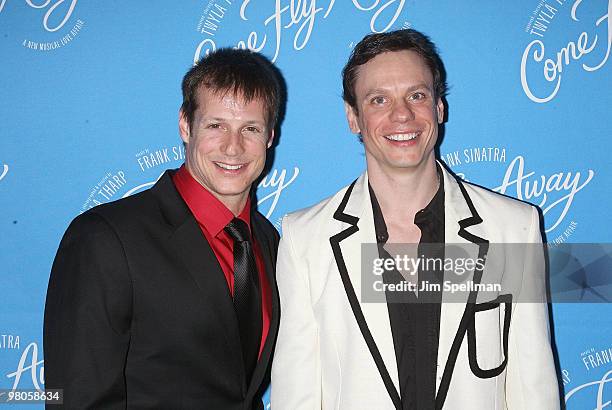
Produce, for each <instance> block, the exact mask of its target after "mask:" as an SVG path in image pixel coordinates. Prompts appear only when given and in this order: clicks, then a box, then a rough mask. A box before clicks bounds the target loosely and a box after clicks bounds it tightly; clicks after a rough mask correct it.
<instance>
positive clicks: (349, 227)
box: [329, 174, 401, 409]
mask: <svg viewBox="0 0 612 410" xmlns="http://www.w3.org/2000/svg"><path fill="white" fill-rule="evenodd" d="M333 217H334V219H335V220H336V221H339V222H343V223H344V224H345V225H344V227H343V229H342V230H340V231H339V232H338V233H336V234H335V235H333V236H332V237H330V239H329V240H330V244H331V247H332V251H333V254H334V258H335V262H336V266H337V268H338V272H339V274H340V277H341V280H342V283H343V285H344V289H345V292H346V295H347V298H348V301H349V304H350V306H351V309H352V311H353V315H354V316H355V319H356V321H357V324H358V326H359V329H360V330H361V334H362V335H363V338H364V339H365V341H366V344H367V345H368V349H369V351H370V354H371V355H372V358H373V359H374V362H375V364H376V367H377V369H378V373H379V374H380V376H381V377H382V379H383V382H384V384H385V387H386V388H387V391H388V393H389V395H390V397H391V400H392V401H393V403H394V405H395V407H396V408H397V409H401V401H400V396H399V393H398V392H399V387H398V386H399V381H398V374H397V362H396V359H395V350H394V346H393V335H392V333H391V325H390V323H389V312H388V308H387V305H386V303H361V302H360V300H361V245H362V244H363V243H370V244H374V243H376V235H375V231H374V217H373V214H372V206H371V202H370V194H369V190H368V179H367V174H364V175H362V176H361V177H359V179H357V180H356V181H355V182H353V184H352V185H351V186H350V187H349V188H348V189H347V191H346V193H345V195H344V197H343V199H342V201H341V203H340V205H339V207H338V208H337V209H336V212H335V213H334V216H333ZM336 224H337V222H336Z"/></svg>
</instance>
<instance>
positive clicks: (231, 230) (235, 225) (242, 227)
mask: <svg viewBox="0 0 612 410" xmlns="http://www.w3.org/2000/svg"><path fill="white" fill-rule="evenodd" d="M225 232H227V233H228V234H229V236H231V237H232V238H233V239H234V241H236V242H249V241H250V239H251V238H250V235H249V227H248V226H247V224H246V222H244V221H243V220H242V219H239V218H234V219H232V220H231V221H230V223H228V224H227V226H226V227H225Z"/></svg>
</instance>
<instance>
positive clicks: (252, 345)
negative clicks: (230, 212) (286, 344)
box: [225, 218, 262, 384]
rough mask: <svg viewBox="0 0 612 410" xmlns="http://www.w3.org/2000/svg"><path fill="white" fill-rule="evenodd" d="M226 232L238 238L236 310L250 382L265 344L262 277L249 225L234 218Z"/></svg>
mask: <svg viewBox="0 0 612 410" xmlns="http://www.w3.org/2000/svg"><path fill="white" fill-rule="evenodd" d="M225 232H227V233H228V234H229V235H230V236H231V237H232V238H233V239H234V309H235V310H236V316H237V318H238V328H239V331H240V344H241V345H242V359H243V360H244V369H245V375H246V379H247V380H246V381H247V384H249V383H250V381H251V376H252V374H253V370H254V369H255V365H256V364H257V357H258V356H259V346H260V343H261V327H262V319H261V294H260V292H259V277H258V274H257V265H256V264H255V256H254V254H253V246H252V244H251V238H250V235H249V228H248V226H247V224H246V223H245V222H244V221H242V220H241V219H238V218H234V219H232V221H231V222H230V223H229V224H227V226H226V227H225Z"/></svg>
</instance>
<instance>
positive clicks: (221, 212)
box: [172, 165, 251, 236]
mask: <svg viewBox="0 0 612 410" xmlns="http://www.w3.org/2000/svg"><path fill="white" fill-rule="evenodd" d="M172 180H173V182H174V185H176V189H177V190H178V191H179V194H180V195H181V197H182V198H183V200H184V201H185V203H186V204H187V206H188V207H189V209H190V210H191V213H192V214H193V216H194V217H195V219H196V221H198V223H199V224H200V225H203V226H204V228H206V230H207V231H208V232H209V233H210V234H211V235H212V236H217V235H218V234H219V232H221V231H222V230H223V228H225V227H226V226H227V224H228V223H230V221H231V220H232V219H234V214H233V212H232V211H230V210H229V209H228V208H227V207H226V206H225V205H224V204H223V202H221V201H220V200H219V199H218V198H217V197H215V196H214V195H213V194H212V193H211V192H210V191H209V190H207V189H206V188H204V187H203V186H202V185H201V184H200V183H199V182H198V181H196V180H195V178H194V177H193V176H192V175H191V173H190V172H189V171H188V170H187V168H186V167H185V165H182V166H181V167H180V168H179V170H178V171H177V172H176V173H175V174H174V175H173V177H172ZM250 210H251V198H250V197H249V198H247V202H246V204H245V206H244V208H243V209H242V211H241V212H240V214H239V215H238V216H237V218H240V219H242V220H243V221H244V222H246V224H247V226H248V227H249V231H251V212H250Z"/></svg>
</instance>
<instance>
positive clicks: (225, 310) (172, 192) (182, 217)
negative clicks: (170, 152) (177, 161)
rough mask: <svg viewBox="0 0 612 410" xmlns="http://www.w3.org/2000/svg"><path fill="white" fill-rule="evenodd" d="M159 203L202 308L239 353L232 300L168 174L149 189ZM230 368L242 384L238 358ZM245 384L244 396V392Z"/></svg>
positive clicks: (240, 361)
mask: <svg viewBox="0 0 612 410" xmlns="http://www.w3.org/2000/svg"><path fill="white" fill-rule="evenodd" d="M152 192H153V194H154V195H156V196H157V198H158V200H159V202H160V208H161V210H162V212H163V213H164V216H165V217H166V219H167V221H168V223H169V224H170V225H171V226H172V227H173V229H174V232H173V233H172V235H171V236H170V238H169V239H170V243H171V245H172V247H173V248H174V251H175V252H176V254H177V255H178V260H180V261H181V262H182V263H183V264H184V265H185V267H186V270H187V271H188V272H189V274H190V275H191V276H192V278H193V280H194V282H195V283H196V285H197V286H198V288H199V289H200V291H201V292H202V306H203V308H206V309H210V310H212V311H213V312H214V314H215V315H216V316H217V317H218V318H219V323H220V326H221V327H222V328H223V330H224V332H223V336H224V337H225V341H226V343H227V345H228V346H229V347H230V351H232V352H236V353H240V352H242V347H241V345H240V335H239V331H238V321H237V318H236V314H235V313H234V305H233V303H232V297H231V294H230V291H229V288H228V286H227V281H226V280H225V275H224V273H223V270H222V269H221V266H220V265H219V262H218V260H217V257H216V256H215V254H214V252H213V250H212V248H211V247H210V244H209V243H208V241H207V240H206V238H205V237H204V235H203V234H202V231H201V229H200V227H199V225H198V223H197V221H196V220H195V218H194V216H193V215H192V214H191V212H190V211H189V208H188V207H187V205H186V204H185V202H184V201H183V199H182V197H181V196H180V194H179V193H178V191H177V190H176V188H175V186H174V183H173V182H172V179H171V173H170V172H169V171H167V172H166V173H165V174H164V175H163V176H162V177H161V178H160V180H159V182H158V183H157V184H156V185H155V186H154V187H153V188H152ZM231 358H232V359H231V360H232V361H233V363H232V366H235V367H236V368H239V369H241V372H242V379H243V380H244V364H243V362H242V357H241V355H240V354H232V355H231ZM246 388H247V386H246V383H245V384H244V386H243V392H246Z"/></svg>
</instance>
